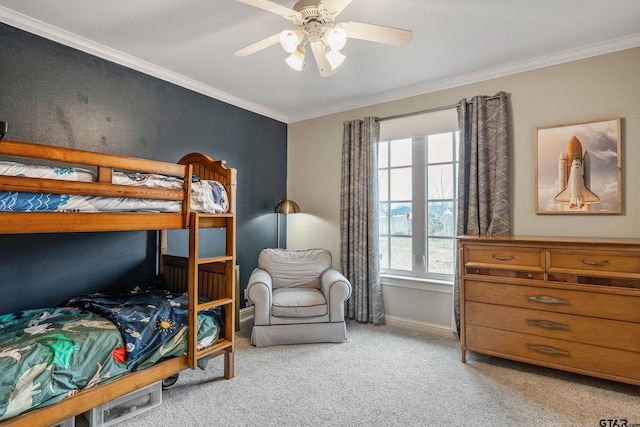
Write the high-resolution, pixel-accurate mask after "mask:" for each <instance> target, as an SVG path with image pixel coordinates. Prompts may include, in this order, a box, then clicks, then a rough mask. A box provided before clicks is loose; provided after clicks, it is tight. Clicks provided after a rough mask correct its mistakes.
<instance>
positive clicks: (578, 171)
mask: <svg viewBox="0 0 640 427" xmlns="http://www.w3.org/2000/svg"><path fill="white" fill-rule="evenodd" d="M590 186H591V156H590V155H589V152H588V151H586V152H585V153H584V155H583V154H582V144H581V143H580V140H579V139H578V138H576V137H575V136H573V137H572V138H571V139H570V140H569V143H568V144H567V151H566V152H564V153H561V154H560V158H559V159H558V187H559V188H558V194H557V195H556V196H555V197H554V198H553V201H554V202H555V203H557V204H559V206H560V210H561V211H574V212H575V211H587V212H588V211H590V210H591V205H592V204H593V203H599V202H600V198H599V197H598V196H597V195H596V194H594V193H593V192H592V191H591V190H590V189H589V188H590Z"/></svg>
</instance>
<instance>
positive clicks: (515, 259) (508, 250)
mask: <svg viewBox="0 0 640 427" xmlns="http://www.w3.org/2000/svg"><path fill="white" fill-rule="evenodd" d="M544 258H545V251H544V249H535V248H514V247H508V246H489V247H487V246H476V245H465V246H464V260H465V267H489V268H490V267H493V268H509V269H513V270H525V271H544Z"/></svg>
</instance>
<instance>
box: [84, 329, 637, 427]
mask: <svg viewBox="0 0 640 427" xmlns="http://www.w3.org/2000/svg"><path fill="white" fill-rule="evenodd" d="M250 322H251V319H249V320H248V321H243V322H242V324H241V331H240V332H239V333H238V334H237V346H236V356H235V377H234V378H233V379H231V380H224V379H221V375H222V358H217V359H214V360H212V361H211V362H210V363H209V366H208V367H207V369H206V370H197V371H184V372H183V373H181V374H180V379H179V381H178V383H177V384H176V385H175V386H174V387H173V388H171V389H169V390H165V391H164V393H163V395H162V400H163V403H162V404H161V405H160V406H158V407H156V408H153V409H151V410H149V411H147V412H145V413H142V414H140V415H138V416H136V417H133V418H130V419H128V420H126V421H123V422H121V423H120V424H118V425H119V426H140V427H147V426H148V427H160V426H189V427H192V426H214V425H224V426H236V425H237V426H374V425H375V426H431V425H433V426H444V425H451V426H462V425H464V426H532V427H533V426H535V427H538V426H546V427H550V426H562V427H565V426H594V427H597V426H601V425H608V426H609V425H613V424H602V423H601V421H600V420H614V419H626V420H627V424H628V425H633V424H638V425H639V426H640V387H635V386H631V385H625V384H619V383H615V382H610V381H605V380H600V379H595V378H590V377H586V376H581V375H574V374H570V373H565V372H560V371H555V370H551V369H546V368H540V367H535V366H530V365H526V364H521V363H517V362H510V361H506V360H502V359H498V358H493V357H486V356H481V355H477V354H473V353H470V354H468V357H467V363H466V364H463V363H461V362H460V351H459V343H458V341H456V340H454V339H448V338H444V337H438V336H431V335H426V334H424V333H419V332H413V331H407V330H404V329H397V328H392V327H389V326H372V325H362V324H358V323H355V322H350V323H349V324H348V326H347V334H348V338H349V339H348V341H347V342H345V343H342V344H313V345H293V346H276V347H267V348H255V347H252V346H251V345H250V343H249V334H250V330H251V324H250ZM639 369H640V367H639ZM604 423H607V421H604ZM77 425H81V423H78V424H77ZM618 425H621V423H620V422H619V424H618Z"/></svg>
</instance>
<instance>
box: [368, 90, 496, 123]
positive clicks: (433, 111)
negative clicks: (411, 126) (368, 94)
mask: <svg viewBox="0 0 640 427" xmlns="http://www.w3.org/2000/svg"><path fill="white" fill-rule="evenodd" d="M496 98H500V94H498V95H494V96H487V97H485V98H484V99H496ZM459 104H460V103H459V102H457V103H455V104H450V105H443V106H441V107H434V108H429V109H427V110H420V111H414V112H412V113H404V114H398V115H395V116H389V117H381V118H379V119H378V120H377V121H379V122H384V121H385V120H393V119H402V118H404V117H411V116H417V115H419V114H427V113H435V112H436V111H442V110H448V109H450V108H455V107H457V106H458V105H459Z"/></svg>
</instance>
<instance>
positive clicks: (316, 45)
mask: <svg viewBox="0 0 640 427" xmlns="http://www.w3.org/2000/svg"><path fill="white" fill-rule="evenodd" d="M309 44H310V45H311V50H312V51H313V58H314V59H315V60H316V65H317V66H318V71H320V75H321V76H322V77H329V76H333V75H334V74H335V73H336V70H333V69H331V64H329V61H328V60H327V57H326V56H325V55H324V45H323V44H322V42H321V41H316V42H311V43H309Z"/></svg>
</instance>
